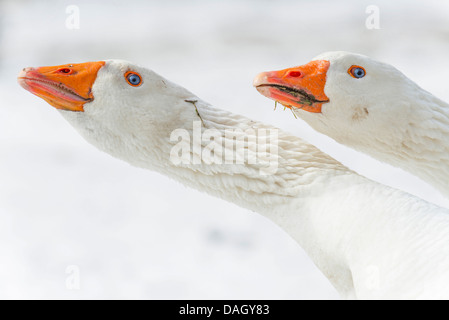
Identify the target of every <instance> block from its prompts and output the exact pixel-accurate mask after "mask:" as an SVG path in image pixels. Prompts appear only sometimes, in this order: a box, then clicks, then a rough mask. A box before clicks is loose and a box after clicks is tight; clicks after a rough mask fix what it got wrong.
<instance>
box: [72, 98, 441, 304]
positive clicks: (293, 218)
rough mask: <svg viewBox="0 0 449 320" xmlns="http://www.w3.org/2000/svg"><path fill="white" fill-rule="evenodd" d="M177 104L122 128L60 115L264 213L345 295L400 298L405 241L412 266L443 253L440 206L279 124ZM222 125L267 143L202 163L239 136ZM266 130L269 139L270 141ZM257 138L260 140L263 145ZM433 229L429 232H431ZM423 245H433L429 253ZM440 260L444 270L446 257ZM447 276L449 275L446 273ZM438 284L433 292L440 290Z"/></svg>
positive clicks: (101, 144) (103, 143)
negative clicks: (157, 118) (365, 173)
mask: <svg viewBox="0 0 449 320" xmlns="http://www.w3.org/2000/svg"><path fill="white" fill-rule="evenodd" d="M179 103H180V104H181V105H182V108H180V109H179V110H182V111H181V112H180V113H179V114H177V117H178V118H177V119H178V120H176V121H171V122H166V123H164V124H163V125H161V126H159V127H157V128H150V129H147V128H148V127H152V126H153V127H154V125H155V124H152V125H150V126H146V125H145V124H141V125H142V126H141V127H138V128H134V127H133V128H128V129H127V130H122V129H120V128H117V127H115V128H114V127H111V126H110V125H109V124H102V123H99V122H98V121H96V120H94V119H89V118H86V117H84V116H83V115H80V114H77V113H73V112H69V113H67V112H63V115H64V116H65V117H66V118H67V120H69V122H70V123H72V125H74V126H75V127H76V128H77V129H78V130H79V132H80V133H81V135H83V136H84V137H85V138H86V139H87V140H88V141H89V142H91V143H92V144H94V145H95V146H97V147H98V148H99V149H101V150H103V151H105V152H107V153H109V154H111V155H113V156H115V157H118V158H121V159H123V160H125V161H127V162H129V163H131V164H132V165H135V166H139V167H143V168H148V169H151V170H155V171H158V172H160V173H162V174H165V175H167V176H169V177H171V178H173V179H175V180H177V181H180V182H182V183H183V184H186V185H188V186H191V187H193V188H195V189H198V190H200V191H204V192H207V193H209V194H212V195H214V196H217V197H220V198H222V199H225V200H228V201H231V202H234V203H236V204H238V205H240V206H242V207H244V208H248V209H250V210H254V211H256V212H258V213H261V214H263V215H264V216H266V217H267V218H269V219H271V220H272V221H274V222H275V223H276V224H278V225H279V226H280V227H282V228H283V229H284V230H285V231H286V232H288V233H289V234H290V235H291V236H292V237H293V238H294V239H295V240H296V241H297V242H298V243H299V244H300V245H301V246H302V247H303V248H304V249H305V250H306V252H307V253H308V254H309V256H310V257H311V258H312V260H313V261H314V262H315V264H316V265H317V266H318V267H319V268H320V269H321V271H322V272H323V273H324V274H325V275H326V276H327V277H328V278H329V280H330V281H331V282H332V283H333V285H334V286H335V287H336V289H337V290H338V291H339V292H340V293H341V294H342V296H344V297H347V298H348V297H349V298H355V297H362V298H363V297H385V296H390V297H401V296H402V297H404V296H407V294H409V293H408V292H402V291H401V286H400V285H401V283H400V282H399V283H398V282H395V281H396V280H397V278H398V277H399V276H401V275H397V274H396V273H395V272H394V271H393V272H392V269H394V268H396V267H397V265H398V264H399V265H401V260H402V259H406V258H407V255H408V254H410V250H409V249H408V248H414V249H416V250H418V251H422V252H421V254H420V255H419V256H418V257H416V260H415V263H416V265H418V266H419V267H420V268H421V269H423V270H424V269H425V268H426V267H427V269H428V267H429V265H428V264H429V262H430V261H432V258H434V256H432V254H434V251H435V250H434V249H435V248H436V249H438V250H439V251H440V253H439V255H440V256H444V255H445V254H446V256H449V249H448V248H447V246H442V245H441V243H444V241H442V240H444V239H445V240H448V241H449V220H448V217H449V215H448V214H447V212H446V211H444V210H442V209H440V208H437V207H435V206H432V205H430V204H428V203H426V202H424V201H421V200H419V199H417V198H414V197H412V196H409V195H406V194H404V193H402V192H399V191H396V190H393V189H391V188H388V187H386V186H382V185H380V184H377V183H375V182H372V181H370V180H368V179H365V178H363V177H361V176H359V175H357V174H355V173H354V172H352V171H350V170H349V169H347V168H346V167H344V166H343V165H341V164H340V163H338V162H337V161H336V160H334V159H332V158H331V157H329V156H327V155H326V154H324V153H322V152H321V151H319V150H318V149H317V148H315V147H314V146H312V145H310V144H308V143H306V142H304V141H303V140H301V139H299V138H297V137H294V136H291V135H289V134H286V133H284V132H282V131H281V130H278V129H276V128H273V127H271V126H267V125H264V124H261V123H258V122H255V121H252V120H249V119H247V118H244V117H241V116H238V115H234V114H231V113H229V112H226V111H222V110H218V109H214V108H212V107H211V106H209V105H208V104H207V103H205V102H203V101H201V100H199V99H198V100H196V102H195V105H193V104H192V103H190V102H185V101H180V102H179ZM148 130H149V131H148ZM226 130H230V131H231V133H236V134H237V136H238V135H241V134H242V132H243V133H245V132H246V133H245V134H244V135H246V140H244V141H246V143H245V142H244V143H243V150H246V151H248V150H251V149H253V151H254V148H256V151H260V150H259V149H257V148H258V147H259V146H260V145H265V150H266V152H261V153H262V154H261V155H260V156H261V157H262V158H261V159H256V161H250V159H251V157H249V158H246V159H245V157H243V162H241V163H239V162H238V159H237V158H238V153H237V154H236V157H234V158H232V159H231V160H229V162H230V163H226V162H225V161H226V159H225V158H223V157H222V160H223V162H224V163H219V164H217V163H207V161H209V160H210V159H211V158H210V156H206V155H207V154H209V155H210V154H211V150H214V155H216V154H217V153H219V151H220V150H222V152H223V150H224V152H226V150H227V149H230V148H233V149H234V148H235V149H238V147H237V145H236V143H229V144H226V141H228V142H231V140H232V141H236V140H238V139H234V138H230V136H227V135H226ZM195 135H201V138H200V139H199V140H198V137H196V138H195ZM273 135H274V138H275V140H270V139H272V136H273ZM212 136H217V137H218V138H217V139H216V140H215V143H217V144H218V145H220V146H221V147H220V148H217V149H214V148H213V147H214V144H212V145H211V141H212V139H211V138H210V137H212ZM220 137H221V138H220ZM263 138H265V141H267V142H266V143H261V141H263ZM195 139H196V140H197V142H196V143H197V144H196V145H195V141H194V140H195ZM198 141H199V143H198ZM218 141H220V143H218ZM248 141H249V142H248ZM183 142H184V143H183ZM274 145H275V146H274ZM231 146H232V147H231ZM183 151H184V152H185V153H183ZM253 156H254V153H253ZM256 156H257V152H256ZM183 159H184V160H185V161H183ZM195 159H197V160H195ZM200 159H202V161H199V160H200ZM267 159H268V161H265V162H264V161H260V160H267ZM257 160H259V161H257ZM270 161H271V162H270ZM264 170H265V171H264ZM423 226H427V229H426V228H422V227H423ZM433 226H437V228H436V231H435V230H434V232H433V233H432V232H429V228H432V227H433ZM421 230H424V232H423V231H421ZM435 232H437V235H436V236H437V238H438V239H437V240H438V241H437V243H438V244H437V245H435V242H434V241H435V239H434V237H435ZM429 246H432V247H433V248H434V249H432V250H431V251H427V250H426V249H427V248H429ZM429 252H430V253H429ZM439 262H441V261H439ZM441 263H442V265H444V266H446V267H447V269H448V270H449V261H445V262H441ZM412 267H413V266H412V265H410V268H412ZM370 268H371V269H370ZM412 269H413V268H412ZM370 270H374V272H375V274H376V277H377V278H376V282H375V284H374V287H372V288H371V287H369V286H366V285H365V284H366V283H368V282H369V281H370V278H369V277H370V276H371V274H370V273H369V272H370ZM410 275H411V278H412V280H410V281H411V282H410V283H411V284H413V285H415V286H416V288H418V289H420V288H422V287H423V283H422V281H423V279H424V280H428V278H429V277H432V276H435V274H433V273H431V272H429V273H428V274H424V275H423V274H419V277H417V278H416V279H413V277H414V275H413V273H410ZM432 279H433V280H434V278H432ZM445 279H447V280H449V274H448V273H446V278H445ZM442 290H443V289H441V290H440V291H438V294H446V291H444V292H443V291H442ZM418 291H419V290H418ZM416 294H417V292H416V291H413V292H411V293H410V295H411V296H416Z"/></svg>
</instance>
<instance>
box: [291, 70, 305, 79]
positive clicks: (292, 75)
mask: <svg viewBox="0 0 449 320" xmlns="http://www.w3.org/2000/svg"><path fill="white" fill-rule="evenodd" d="M288 75H289V76H290V77H294V78H298V77H301V76H302V73H301V71H290V72H289V73H288Z"/></svg>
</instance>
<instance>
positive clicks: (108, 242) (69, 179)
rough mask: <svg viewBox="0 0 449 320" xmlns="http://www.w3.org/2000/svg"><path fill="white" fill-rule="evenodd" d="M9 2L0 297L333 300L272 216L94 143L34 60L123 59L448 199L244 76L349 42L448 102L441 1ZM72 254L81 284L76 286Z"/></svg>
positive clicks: (0, 159)
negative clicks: (371, 13)
mask: <svg viewBox="0 0 449 320" xmlns="http://www.w3.org/2000/svg"><path fill="white" fill-rule="evenodd" d="M101 3H104V4H101ZM68 5H77V6H78V7H79V9H80V18H81V19H80V29H79V30H69V29H67V28H66V27H65V20H66V18H67V14H66V12H65V10H66V7H67V6H68ZM368 5H377V6H378V7H379V9H380V27H381V29H380V30H368V29H366V27H365V19H366V18H367V16H368V15H367V14H366V13H365V9H366V7H367V6H368ZM0 10H1V11H0V21H1V22H0V23H1V36H0V97H1V99H0V101H1V102H0V112H1V116H0V298H2V299H9V298H44V299H46V298H59V299H81V298H88V299H89V298H95V299H101V298H114V299H118V298H125V299H128V298H148V299H314V298H319V299H338V298H339V297H338V294H337V293H336V291H335V290H334V289H333V287H332V286H331V285H330V284H329V283H328V281H327V280H326V279H325V278H324V276H323V275H321V273H320V272H319V271H318V270H317V269H316V268H315V266H314V265H313V263H312V262H311V261H310V260H309V258H308V257H307V255H306V254H305V253H304V252H303V251H302V249H301V248H300V247H299V246H298V245H297V244H296V243H295V242H294V241H293V240H292V239H290V238H289V236H287V235H286V234H285V233H284V232H283V231H282V230H281V229H280V228H278V227H277V226H276V225H274V224H272V223H271V222H269V221H267V220H266V219H264V218H262V217H261V216H259V215H257V214H255V213H252V212H248V211H247V210H243V209H240V208H239V207H237V206H235V205H233V204H229V203H227V202H224V201H222V200H218V199H215V198H212V197H210V196H207V195H204V194H201V193H198V192H196V191H193V190H189V189H187V188H185V187H183V186H182V185H180V184H178V183H175V182H173V181H171V180H169V179H167V178H166V177H164V176H161V175H159V174H156V173H153V172H149V171H145V170H141V169H136V168H133V167H130V166H129V165H128V164H126V163H124V162H121V161H119V160H116V159H113V158H111V157H110V156H108V155H106V154H103V153H101V152H99V151H97V150H96V149H94V148H93V147H91V146H90V145H89V144H87V143H86V142H85V141H84V140H83V139H82V138H81V137H79V136H78V134H77V133H75V131H74V130H73V129H72V128H71V127H70V126H69V125H68V124H67V123H66V122H65V121H64V120H63V119H62V117H60V115H59V114H58V112H56V111H55V110H54V109H53V108H52V107H51V106H49V105H48V104H46V103H45V102H44V101H43V100H40V99H38V98H37V97H34V96H32V95H31V94H30V93H28V92H26V91H25V90H23V89H22V88H20V87H19V86H18V85H17V84H16V75H17V73H18V72H19V70H20V69H21V68H23V67H26V66H43V65H58V64H63V63H69V62H72V63H73V62H85V61H95V60H101V59H107V58H120V59H125V60H130V61H133V62H136V63H139V64H141V65H144V66H147V67H149V68H152V69H154V70H155V71H157V72H158V73H160V74H162V75H164V76H165V77H167V78H169V79H170V80H172V81H175V82H177V83H179V84H182V85H184V86H186V87H187V88H189V89H190V90H191V91H193V92H194V93H196V94H197V95H199V96H200V97H202V98H203V99H205V100H207V101H209V102H211V103H213V104H214V105H215V106H217V107H220V108H224V109H228V110H231V111H233V112H235V113H240V114H244V115H246V116H249V117H252V118H254V119H258V120H261V121H264V122H268V123H271V124H274V125H276V126H278V127H281V128H283V129H286V130H288V131H290V132H292V133H294V134H296V135H298V136H300V137H303V138H305V139H306V140H308V141H310V142H312V143H314V144H315V145H317V146H318V147H320V148H321V149H322V150H323V151H325V152H328V153H329V154H331V155H332V156H334V157H335V158H337V159H339V160H340V161H342V162H343V163H345V164H346V165H348V166H349V167H351V168H353V169H355V170H357V171H358V172H360V173H362V174H364V175H366V176H368V177H370V178H372V179H374V180H377V181H381V182H383V183H385V184H388V185H392V186H394V187H397V188H401V189H404V190H406V191H408V192H411V193H413V194H416V195H418V196H420V197H422V198H424V199H427V200H429V201H432V202H434V203H437V204H439V205H443V206H446V207H448V206H449V201H448V200H445V199H443V198H442V197H441V196H440V195H439V194H438V192H436V191H435V190H434V189H432V188H431V187H429V186H427V185H425V184H424V183H423V182H421V181H419V180H418V179H416V178H414V177H412V176H410V175H408V174H406V173H404V172H402V171H401V170H398V169H394V168H391V167H389V166H386V165H384V164H381V163H378V162H376V161H374V160H372V159H370V158H368V157H366V156H363V155H360V154H358V153H355V152H354V151H351V150H349V149H347V148H344V147H342V146H339V145H338V144H336V143H335V142H333V141H332V140H330V139H329V138H326V137H324V136H321V135H320V134H318V133H316V132H314V131H313V130H311V129H310V128H309V127H308V126H307V125H306V124H305V123H304V122H302V121H301V120H296V119H294V118H293V116H292V115H291V114H290V113H287V112H285V113H284V112H282V111H281V110H279V108H278V110H277V111H276V112H273V103H272V102H270V101H269V100H267V99H266V98H264V97H262V96H261V95H259V94H258V93H257V92H256V90H255V89H253V88H252V85H251V84H252V79H253V77H254V76H255V75H256V74H257V73H258V72H261V71H265V70H272V69H278V68H283V67H289V66H293V65H300V64H303V63H305V62H308V61H309V60H310V59H311V58H312V57H314V56H315V55H317V54H319V53H321V52H323V51H330V50H347V51H354V52H359V53H363V54H367V55H370V56H372V57H374V58H377V59H379V60H383V61H387V62H389V63H391V64H393V65H395V66H397V67H398V68H399V69H400V70H402V71H403V72H405V73H406V74H407V75H408V76H409V77H411V78H412V79H414V80H415V81H416V82H418V83H419V84H420V85H421V86H422V87H424V88H426V89H427V90H429V91H431V92H432V93H434V94H436V95H437V96H439V97H441V98H442V99H444V100H446V101H449V90H448V89H449V85H448V83H447V72H448V71H449V59H448V56H449V54H448V53H449V41H448V40H449V23H448V20H447V17H448V15H449V4H448V2H444V3H443V2H442V1H436V0H434V1H425V2H423V1H394V3H393V1H387V0H382V1H330V0H329V1H313V2H312V1H298V0H291V1H288V0H281V1H268V0H266V1H262V0H257V1H256V0H254V1H237V0H232V1H229V0H228V1H218V0H217V1H206V0H197V1H180V0H179V1H154V2H152V1H118V0H115V1H107V2H105V1H101V2H100V1H87V0H86V1H75V0H73V1H17V0H16V1H12V0H6V1H5V0H3V1H2V2H0ZM373 201H375V199H373ZM70 266H74V267H75V269H76V270H79V271H80V277H79V280H80V289H79V290H70V289H71V288H72V289H76V287H75V288H73V286H72V287H71V286H70V283H72V284H73V282H70V280H73V279H74V277H76V275H77V274H76V273H70V272H69V273H66V271H67V268H69V270H73V269H70ZM67 284H69V285H67Z"/></svg>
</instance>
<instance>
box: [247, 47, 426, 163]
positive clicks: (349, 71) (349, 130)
mask: <svg viewBox="0 0 449 320" xmlns="http://www.w3.org/2000/svg"><path fill="white" fill-rule="evenodd" d="M254 86H255V87H256V88H257V90H258V91H259V92H260V93H261V94H262V95H264V96H266V97H268V98H270V99H273V100H275V101H277V102H279V103H281V104H283V105H284V106H286V107H288V108H291V109H292V110H293V111H294V113H295V114H296V115H297V116H298V117H300V118H302V119H303V120H304V121H306V122H307V123H308V124H309V125H310V126H311V127H312V128H314V129H315V130H317V131H319V132H321V133H323V134H326V135H328V136H329V137H331V138H333V139H334V140H336V141H338V142H340V143H342V144H345V145H348V146H350V147H353V148H355V149H358V150H361V151H365V152H367V153H370V154H375V155H376V156H377V157H379V158H384V159H385V158H387V157H389V155H390V154H391V151H392V150H394V149H397V148H399V147H400V146H402V144H403V143H404V142H405V141H404V140H406V139H407V132H408V131H409V129H410V127H411V126H413V124H414V123H416V122H419V121H421V120H422V117H423V111H424V110H422V109H420V108H419V107H418V106H416V105H415V104H414V103H413V102H414V101H415V100H416V99H417V98H416V96H417V94H419V93H420V92H421V91H419V90H421V89H419V87H418V86H417V85H416V84H415V83H413V82H412V81H410V80H409V79H408V78H407V77H406V76H405V75H404V74H402V73H401V72H400V71H399V70H397V69H396V68H394V67H393V66H391V65H389V64H386V63H383V62H379V61H376V60H374V59H371V58H369V57H366V56H363V55H360V54H354V53H349V52H341V51H340V52H328V53H324V54H321V55H319V56H317V57H316V58H314V59H313V60H312V61H311V62H309V63H307V64H305V65H302V66H299V67H294V68H288V69H284V70H280V71H271V72H263V73H260V74H259V75H257V77H256V78H255V80H254ZM398 157H400V156H399V155H398Z"/></svg>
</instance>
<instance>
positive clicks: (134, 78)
mask: <svg viewBox="0 0 449 320" xmlns="http://www.w3.org/2000/svg"><path fill="white" fill-rule="evenodd" d="M125 78H126V81H127V82H128V84H130V85H132V86H133V87H138V86H140V85H141V83H142V77H141V76H140V74H138V73H137V72H133V71H128V72H127V73H125Z"/></svg>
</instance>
